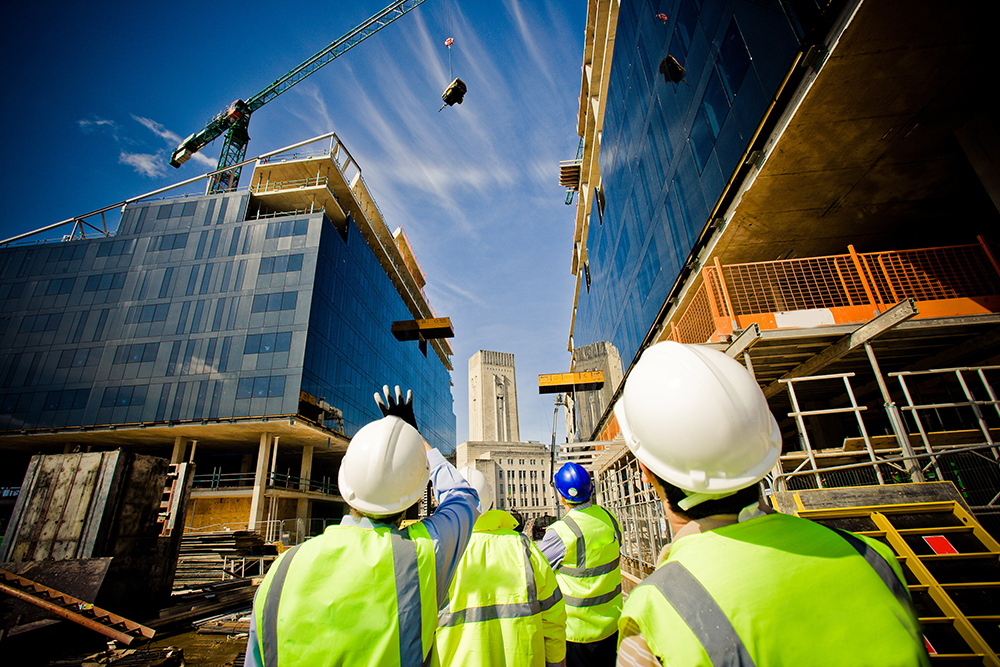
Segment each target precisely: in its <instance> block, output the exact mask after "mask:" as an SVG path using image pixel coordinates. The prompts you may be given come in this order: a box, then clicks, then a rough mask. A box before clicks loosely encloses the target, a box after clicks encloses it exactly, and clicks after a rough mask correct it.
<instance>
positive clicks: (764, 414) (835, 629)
mask: <svg viewBox="0 0 1000 667" xmlns="http://www.w3.org/2000/svg"><path fill="white" fill-rule="evenodd" d="M615 417H616V419H617V422H618V425H619V426H620V427H621V431H622V435H623V436H624V438H625V442H626V444H627V445H628V447H629V449H630V450H631V451H632V453H633V454H634V455H635V457H636V459H638V462H639V466H640V468H641V469H642V471H643V477H644V479H645V480H646V481H648V482H649V483H650V484H651V485H652V486H653V489H655V491H656V493H657V495H658V496H659V499H660V502H661V503H662V505H663V509H664V512H665V514H666V516H667V519H668V521H669V522H670V527H671V530H672V532H673V541H672V542H671V544H670V545H669V547H668V549H666V550H665V551H664V553H663V554H661V555H660V559H659V563H658V565H657V569H656V571H655V572H653V574H651V575H650V576H649V577H647V578H646V579H645V580H644V581H643V582H642V584H640V585H639V586H637V587H636V588H635V589H633V590H632V592H631V593H630V594H629V596H628V599H627V600H626V601H625V605H624V609H623V610H622V617H621V622H620V624H619V637H620V645H619V653H618V665H629V666H630V667H653V666H656V667H659V665H721V664H727V665H737V664H738V665H744V666H746V665H848V664H849V665H880V666H882V667H885V666H891V665H926V664H929V657H928V655H927V651H926V649H925V648H924V642H923V638H922V635H921V629H920V623H919V621H918V620H917V618H916V615H915V613H914V612H913V607H912V603H911V602H910V598H909V593H908V591H907V588H906V584H905V580H904V578H903V573H902V571H901V569H900V567H899V564H898V563H897V561H896V558H895V555H894V554H893V552H892V550H891V549H889V547H888V546H886V545H884V544H882V543H881V542H878V541H877V540H875V539H871V538H868V537H862V536H856V535H854V534H852V533H848V532H846V531H835V530H833V529H830V528H827V527H825V526H823V525H821V524H818V523H814V522H812V521H808V520H806V519H800V518H797V517H794V516H789V515H785V514H779V513H774V512H771V513H766V514H765V513H762V512H759V511H754V510H755V509H756V506H757V504H758V502H759V492H758V482H759V481H760V480H761V479H762V478H763V477H764V476H765V475H766V474H767V473H768V472H769V471H770V470H771V468H772V467H773V466H774V465H775V463H776V462H777V460H778V456H779V455H780V453H781V432H780V430H779V428H778V424H777V422H776V421H775V419H774V417H773V416H772V415H771V413H770V411H769V409H768V405H767V401H766V399H765V398H764V395H763V393H762V392H761V391H760V388H759V387H758V386H757V383H756V381H755V380H754V379H753V377H751V375H750V374H749V373H748V372H747V371H746V369H745V368H743V366H742V365H741V364H739V363H738V362H737V361H735V360H733V359H731V358H730V357H728V356H726V355H725V354H723V353H721V352H718V351H716V350H713V349H710V348H708V347H704V346H697V345H681V344H679V343H674V342H665V343H659V344H657V345H654V346H652V347H650V348H649V349H647V350H646V351H645V352H643V354H642V356H641V358H640V359H639V361H638V362H637V363H636V365H635V366H634V367H633V369H632V371H631V372H630V373H629V376H628V378H627V379H626V381H625V388H624V390H623V392H622V396H621V399H620V400H619V402H618V404H617V405H616V406H615Z"/></svg>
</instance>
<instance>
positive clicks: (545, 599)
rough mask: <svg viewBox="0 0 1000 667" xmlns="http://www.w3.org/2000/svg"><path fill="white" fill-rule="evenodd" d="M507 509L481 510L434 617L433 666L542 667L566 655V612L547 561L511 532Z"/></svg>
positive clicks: (512, 518) (525, 538)
mask: <svg viewBox="0 0 1000 667" xmlns="http://www.w3.org/2000/svg"><path fill="white" fill-rule="evenodd" d="M516 525H517V521H516V520H515V519H514V517H512V516H511V515H510V514H508V513H507V512H503V511H501V510H491V511H489V512H486V513H485V514H483V515H482V516H481V517H479V520H478V521H476V525H475V527H474V528H473V531H472V538H471V539H470V540H469V546H468V547H466V549H465V554H464V555H463V556H462V560H461V562H460V563H459V565H458V570H457V571H456V573H455V578H454V580H452V583H451V589H450V591H449V595H448V602H447V603H446V604H445V605H444V606H443V607H442V608H441V610H440V612H439V616H438V631H437V637H436V639H435V641H434V653H433V656H432V658H431V665H434V666H438V665H443V666H445V667H448V666H450V665H462V666H464V667H475V666H477V665H481V666H482V667H490V666H491V665H506V667H543V666H544V665H552V664H556V663H559V662H561V661H562V660H563V659H565V657H566V608H565V604H564V603H563V600H562V594H561V593H560V591H559V585H558V584H557V583H556V577H555V574H554V573H553V572H552V568H551V567H549V563H548V561H546V560H545V557H544V556H543V555H542V552H541V551H539V550H538V547H536V546H535V545H534V544H533V543H532V542H531V540H530V539H528V538H527V537H526V536H524V535H522V534H521V533H518V532H516V531H515V530H514V528H515V527H516Z"/></svg>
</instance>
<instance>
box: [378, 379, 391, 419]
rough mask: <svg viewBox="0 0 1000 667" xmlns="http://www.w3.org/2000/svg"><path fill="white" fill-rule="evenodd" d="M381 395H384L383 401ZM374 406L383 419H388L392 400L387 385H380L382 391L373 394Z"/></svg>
mask: <svg viewBox="0 0 1000 667" xmlns="http://www.w3.org/2000/svg"><path fill="white" fill-rule="evenodd" d="M383 394H385V398H384V399H383V398H382V395H383ZM375 404H376V405H377V406H378V409H379V410H380V411H381V412H382V416H383V417H388V416H389V415H390V414H391V410H392V407H393V403H392V398H391V397H390V396H389V385H382V391H381V392H378V391H376V392H375ZM387 404H388V405H387Z"/></svg>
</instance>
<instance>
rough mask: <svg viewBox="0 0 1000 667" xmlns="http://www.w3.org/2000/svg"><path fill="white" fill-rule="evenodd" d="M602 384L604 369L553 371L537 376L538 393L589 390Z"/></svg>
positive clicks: (598, 387)
mask: <svg viewBox="0 0 1000 667" xmlns="http://www.w3.org/2000/svg"><path fill="white" fill-rule="evenodd" d="M603 386H604V371H582V372H578V373H553V374H550V375H539V376H538V393H539V394H558V393H560V392H564V391H589V390H591V389H600V388H601V387H603Z"/></svg>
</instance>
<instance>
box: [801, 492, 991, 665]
mask: <svg viewBox="0 0 1000 667" xmlns="http://www.w3.org/2000/svg"><path fill="white" fill-rule="evenodd" d="M796 514H798V515H799V516H801V517H803V518H806V519H810V520H812V521H816V522H818V523H822V524H824V525H827V526H830V527H831V528H840V529H843V530H850V531H852V532H854V533H857V534H859V535H866V536H868V537H872V538H875V539H877V540H880V541H882V542H884V543H886V544H888V545H889V546H890V547H892V549H893V551H894V552H895V553H896V557H897V559H898V560H899V562H900V564H901V566H902V568H903V573H904V574H905V576H906V581H907V585H908V587H909V589H910V596H911V597H912V598H913V602H914V605H915V607H916V609H917V613H918V615H919V617H920V622H921V623H922V624H923V628H924V638H925V640H926V643H927V647H928V651H929V652H930V654H931V659H932V661H933V662H934V663H935V664H947V665H977V666H978V665H989V666H992V667H1000V658H998V656H997V653H998V652H1000V544H998V543H997V541H996V540H994V539H993V537H992V536H991V535H990V534H989V533H987V532H986V530H984V529H983V527H982V526H981V525H980V524H979V522H978V521H976V519H975V517H974V516H972V514H970V513H969V511H968V510H966V509H965V507H963V506H962V504H961V503H959V502H956V501H942V502H924V503H909V504H900V505H873V506H867V507H835V508H824V509H805V508H803V507H801V506H800V507H799V509H798V511H797V512H796Z"/></svg>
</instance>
